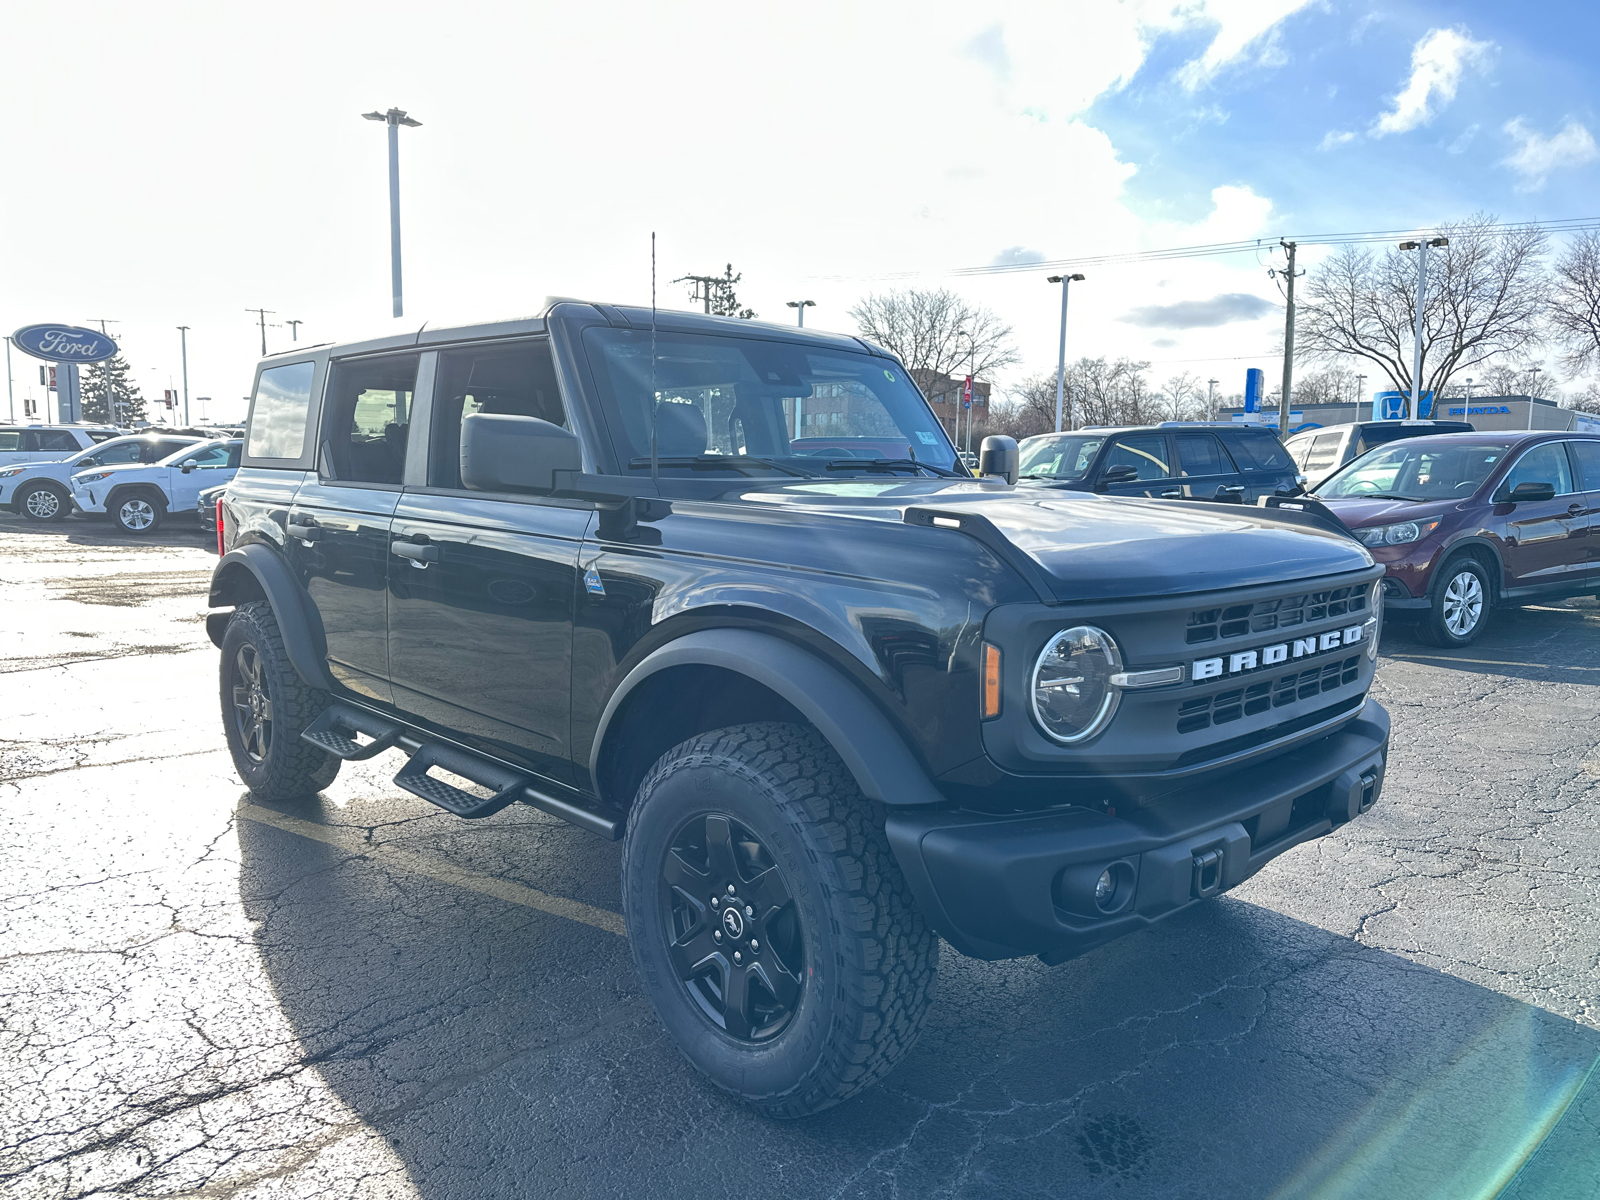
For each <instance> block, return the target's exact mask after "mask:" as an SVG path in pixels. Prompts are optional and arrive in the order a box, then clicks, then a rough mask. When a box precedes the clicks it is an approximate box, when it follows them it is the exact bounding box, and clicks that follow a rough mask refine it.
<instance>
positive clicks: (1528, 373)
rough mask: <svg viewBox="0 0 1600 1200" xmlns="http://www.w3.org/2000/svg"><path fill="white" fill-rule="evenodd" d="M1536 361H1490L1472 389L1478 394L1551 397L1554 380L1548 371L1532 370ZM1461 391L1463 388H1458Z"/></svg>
mask: <svg viewBox="0 0 1600 1200" xmlns="http://www.w3.org/2000/svg"><path fill="white" fill-rule="evenodd" d="M1536 366H1538V364H1537V363H1535V362H1533V361H1531V360H1529V359H1514V360H1512V361H1510V362H1497V363H1490V364H1489V366H1488V367H1486V368H1485V369H1484V371H1483V374H1482V375H1480V376H1479V377H1478V378H1477V379H1475V380H1474V381H1473V384H1472V390H1473V392H1474V393H1475V394H1477V395H1479V396H1536V397H1537V398H1539V399H1540V400H1549V399H1552V398H1553V397H1554V395H1555V381H1554V380H1553V379H1551V378H1550V372H1548V371H1544V370H1541V371H1539V372H1537V373H1535V372H1534V369H1533V368H1534V367H1536ZM1460 391H1461V392H1462V393H1464V392H1465V388H1462V389H1460Z"/></svg>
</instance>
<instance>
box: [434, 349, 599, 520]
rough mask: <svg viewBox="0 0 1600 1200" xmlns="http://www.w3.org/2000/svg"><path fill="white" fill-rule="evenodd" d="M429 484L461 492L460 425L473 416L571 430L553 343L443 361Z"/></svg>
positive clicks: (455, 354)
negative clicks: (531, 420)
mask: <svg viewBox="0 0 1600 1200" xmlns="http://www.w3.org/2000/svg"><path fill="white" fill-rule="evenodd" d="M438 379H439V382H438V384H437V386H436V387H435V388H434V402H433V431H432V432H433V436H432V437H431V438H430V439H429V441H430V443H431V449H430V451H429V460H428V482H429V484H431V485H432V486H433V487H444V488H458V487H460V486H461V420H462V418H463V417H470V416H471V415H472V414H473V413H480V412H486V413H493V414H497V415H500V416H519V417H538V418H539V419H540V420H541V421H549V422H550V423H551V424H552V425H559V426H561V427H562V428H563V429H565V428H567V412H566V408H565V407H564V406H563V405H562V403H561V389H560V387H559V386H558V385H557V383H556V367H555V362H554V360H552V358H551V356H550V343H549V342H523V343H521V344H518V345H513V346H495V347H492V348H491V347H485V348H483V349H480V350H451V351H445V352H444V353H441V354H440V355H439V371H438Z"/></svg>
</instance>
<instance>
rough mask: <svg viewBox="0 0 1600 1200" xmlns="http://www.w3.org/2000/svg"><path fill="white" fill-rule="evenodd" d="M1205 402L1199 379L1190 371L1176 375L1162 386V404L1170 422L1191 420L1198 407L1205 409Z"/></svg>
mask: <svg viewBox="0 0 1600 1200" xmlns="http://www.w3.org/2000/svg"><path fill="white" fill-rule="evenodd" d="M1204 401H1205V397H1204V395H1203V394H1202V392H1201V389H1200V380H1199V378H1198V377H1196V376H1195V375H1193V374H1191V373H1190V372H1188V371H1184V372H1181V373H1180V374H1177V375H1174V376H1173V377H1172V378H1171V379H1169V380H1167V381H1166V382H1165V383H1164V384H1162V385H1161V402H1162V405H1163V406H1164V407H1165V409H1166V413H1165V416H1166V419H1167V420H1169V421H1186V420H1189V419H1190V417H1191V415H1192V414H1194V413H1195V411H1196V406H1197V405H1200V406H1201V407H1203V406H1204Z"/></svg>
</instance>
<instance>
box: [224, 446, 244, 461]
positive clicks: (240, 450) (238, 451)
mask: <svg viewBox="0 0 1600 1200" xmlns="http://www.w3.org/2000/svg"><path fill="white" fill-rule="evenodd" d="M243 454H244V443H243V442H234V443H233V445H231V446H229V447H228V461H227V463H225V464H224V465H225V466H229V467H237V466H238V465H239V459H240V458H241V457H242V456H243Z"/></svg>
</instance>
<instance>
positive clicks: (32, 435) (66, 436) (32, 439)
mask: <svg viewBox="0 0 1600 1200" xmlns="http://www.w3.org/2000/svg"><path fill="white" fill-rule="evenodd" d="M22 448H23V449H24V450H51V451H54V450H78V449H80V447H79V445H78V439H77V438H75V437H73V436H72V435H71V434H70V433H68V432H67V431H66V430H65V429H39V430H32V429H30V430H29V431H28V432H26V433H24V434H23V435H22Z"/></svg>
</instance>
